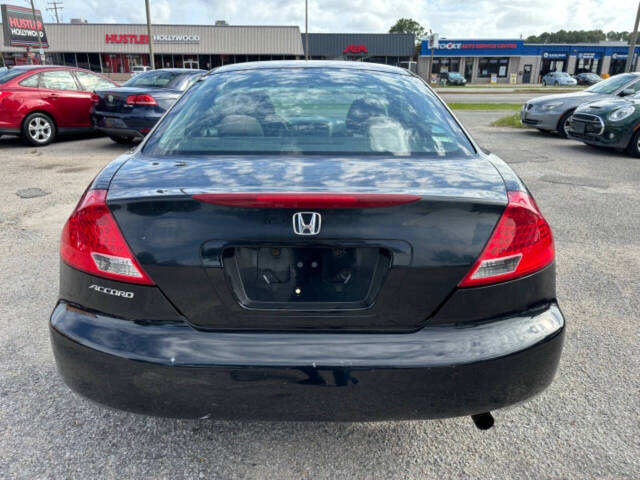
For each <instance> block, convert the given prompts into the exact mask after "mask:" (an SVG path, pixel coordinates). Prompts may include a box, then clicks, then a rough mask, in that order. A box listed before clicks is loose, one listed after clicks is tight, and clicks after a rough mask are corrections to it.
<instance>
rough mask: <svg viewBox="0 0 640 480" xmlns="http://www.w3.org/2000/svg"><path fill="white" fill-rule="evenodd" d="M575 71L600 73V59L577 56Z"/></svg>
mask: <svg viewBox="0 0 640 480" xmlns="http://www.w3.org/2000/svg"><path fill="white" fill-rule="evenodd" d="M575 73H576V74H578V73H600V59H599V58H593V57H592V58H578V60H577V63H576V71H575Z"/></svg>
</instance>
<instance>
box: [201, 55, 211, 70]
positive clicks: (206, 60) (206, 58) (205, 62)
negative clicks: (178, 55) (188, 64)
mask: <svg viewBox="0 0 640 480" xmlns="http://www.w3.org/2000/svg"><path fill="white" fill-rule="evenodd" d="M198 64H199V65H200V68H202V69H204V70H210V69H211V68H213V67H212V66H211V65H212V64H211V55H198Z"/></svg>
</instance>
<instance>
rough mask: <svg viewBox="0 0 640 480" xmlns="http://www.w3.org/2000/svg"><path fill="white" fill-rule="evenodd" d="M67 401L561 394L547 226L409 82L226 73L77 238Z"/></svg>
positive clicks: (63, 345) (86, 200) (112, 175)
mask: <svg viewBox="0 0 640 480" xmlns="http://www.w3.org/2000/svg"><path fill="white" fill-rule="evenodd" d="M60 255H61V275H60V298H59V301H58V303H57V305H56V307H55V309H54V311H53V314H52V316H51V322H50V331H51V339H52V344H53V351H54V353H55V358H56V361H57V364H58V369H59V371H60V374H61V375H62V377H63V379H64V380H65V382H66V383H67V384H68V385H69V387H71V388H72V389H73V390H75V391H76V392H79V393H81V394H82V395H84V396H86V397H88V398H90V399H92V400H95V401H97V402H99V403H101V404H104V405H108V406H111V407H115V408H119V409H124V410H129V411H132V412H139V413H144V414H150V415H159V416H169V417H186V418H197V417H209V418H217V419H263V420H338V421H365V420H389V419H423V418H425V419H426V418H438V417H450V416H460V415H471V416H473V418H474V421H475V423H476V425H477V426H478V427H480V428H488V427H489V426H491V425H492V423H493V417H492V416H491V413H490V412H491V411H492V410H495V409H498V408H502V407H506V406H508V405H512V404H515V403H517V402H521V401H523V400H526V399H528V398H530V397H532V396H533V395H535V394H538V393H540V392H541V391H543V390H544V389H545V388H546V387H547V386H548V385H549V384H550V383H551V381H552V379H553V376H554V374H555V371H556V368H557V365H558V361H559V358H560V354H561V350H562V342H563V336H564V318H563V316H562V313H561V312H560V309H559V308H558V304H557V300H556V288H555V270H554V256H555V254H554V243H553V238H552V234H551V230H550V228H549V225H548V223H547V222H546V220H545V219H544V217H543V216H542V213H541V212H540V209H539V208H538V206H537V205H536V202H535V201H534V199H533V198H532V196H531V194H530V193H529V191H528V190H527V188H526V187H525V185H524V184H523V183H522V181H521V180H520V179H519V178H518V176H517V175H516V174H515V173H514V172H513V170H511V168H509V167H508V166H507V164H506V163H504V162H503V161H502V160H500V159H499V158H498V157H496V156H495V155H492V154H488V153H485V152H483V151H482V150H481V149H480V148H479V147H478V146H477V145H476V144H475V142H474V141H473V140H472V139H471V138H470V136H469V135H468V133H467V132H466V131H465V130H464V128H463V127H462V126H461V125H460V124H459V123H458V121H457V120H456V119H455V118H454V116H453V115H452V114H451V112H450V111H449V110H448V109H447V107H446V106H445V105H444V103H443V102H442V101H441V100H440V99H439V98H438V97H437V95H436V94H435V93H433V91H432V90H431V89H430V88H429V87H428V86H427V85H426V84H425V83H424V82H423V81H422V80H421V79H420V78H419V77H417V76H415V75H413V74H412V73H410V72H408V71H407V70H404V69H400V68H395V67H389V66H386V65H376V64H370V63H349V62H321V61H312V62H304V61H291V62H261V63H243V64H237V65H230V66H225V67H221V68H218V69H216V70H213V71H212V72H210V73H209V74H207V76H206V77H205V78H204V79H203V80H202V81H200V82H198V83H197V84H196V85H195V86H194V87H193V88H192V89H190V90H189V91H188V92H187V93H186V94H185V95H183V96H182V97H181V98H180V100H179V101H178V102H177V103H176V104H175V106H174V107H173V108H172V109H171V110H170V111H169V112H168V113H167V114H166V115H165V116H164V118H163V119H162V120H161V121H160V122H159V123H158V124H157V125H156V127H155V128H154V130H153V131H152V132H151V133H150V134H149V136H148V137H147V138H146V139H145V140H144V141H143V142H142V143H141V144H140V145H139V146H138V147H137V149H136V150H135V151H133V152H130V153H127V154H125V155H122V156H121V157H119V158H117V159H116V160H114V161H113V162H111V163H110V164H108V165H107V166H106V167H105V168H104V169H103V170H102V171H101V172H100V173H99V174H98V175H97V177H96V178H95V179H94V180H93V182H92V183H91V185H89V187H88V188H87V190H86V192H85V193H84V195H83V196H82V198H81V199H80V201H79V203H78V205H77V206H76V208H75V210H74V211H73V213H72V214H71V216H70V218H69V220H68V221H67V223H66V225H65V226H64V229H63V233H62V240H61V249H60Z"/></svg>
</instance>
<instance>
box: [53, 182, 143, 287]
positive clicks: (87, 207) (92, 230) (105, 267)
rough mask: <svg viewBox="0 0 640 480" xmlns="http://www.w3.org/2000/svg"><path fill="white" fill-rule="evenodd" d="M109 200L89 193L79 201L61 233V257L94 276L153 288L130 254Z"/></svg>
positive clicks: (100, 192) (97, 192)
mask: <svg viewBox="0 0 640 480" xmlns="http://www.w3.org/2000/svg"><path fill="white" fill-rule="evenodd" d="M106 198H107V191H106V190H88V191H87V192H86V193H85V194H84V196H83V197H82V198H81V199H80V203H78V206H77V207H76V208H75V210H74V211H73V213H72V214H71V216H70V217H69V220H67V223H66V224H65V226H64V229H63V230H62V239H61V242H60V257H61V258H62V260H63V261H64V262H66V263H68V264H69V265H71V266H72V267H75V268H77V269H79V270H83V271H85V272H87V273H90V274H92V275H98V276H101V277H105V278H109V279H112V280H118V281H121V282H130V283H139V284H143V285H153V281H151V279H150V278H149V276H148V275H147V274H146V273H145V272H144V270H143V269H142V267H141V266H140V265H139V264H138V262H137V261H136V259H135V257H134V256H133V254H132V253H131V250H130V249H129V247H128V245H127V242H126V241H125V240H124V237H123V236H122V233H121V232H120V229H119V228H118V225H117V224H116V221H115V219H114V218H113V216H112V215H111V212H110V211H109V208H108V207H107V204H106Z"/></svg>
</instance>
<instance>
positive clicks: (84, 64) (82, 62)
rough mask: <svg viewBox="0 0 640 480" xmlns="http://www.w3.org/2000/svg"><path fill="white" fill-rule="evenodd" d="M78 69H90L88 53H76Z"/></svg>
mask: <svg viewBox="0 0 640 480" xmlns="http://www.w3.org/2000/svg"><path fill="white" fill-rule="evenodd" d="M76 60H77V61H78V67H80V68H86V69H87V70H88V69H89V56H88V55H87V54H86V53H76Z"/></svg>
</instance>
